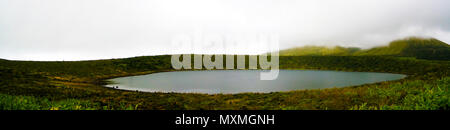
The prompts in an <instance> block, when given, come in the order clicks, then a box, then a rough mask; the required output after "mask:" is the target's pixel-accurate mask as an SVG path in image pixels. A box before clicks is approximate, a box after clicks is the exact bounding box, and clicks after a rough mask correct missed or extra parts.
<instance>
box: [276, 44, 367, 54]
mask: <svg viewBox="0 0 450 130" xmlns="http://www.w3.org/2000/svg"><path fill="white" fill-rule="evenodd" d="M360 50H361V49H360V48H354V47H352V48H345V47H340V46H336V47H331V48H330V47H323V46H304V47H298V48H292V49H287V50H283V51H281V52H280V55H282V56H348V55H352V54H353V53H355V52H357V51H360Z"/></svg>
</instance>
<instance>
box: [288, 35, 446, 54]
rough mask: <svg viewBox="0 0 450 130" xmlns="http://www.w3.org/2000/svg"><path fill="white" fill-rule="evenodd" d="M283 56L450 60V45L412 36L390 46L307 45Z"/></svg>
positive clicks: (391, 43)
mask: <svg viewBox="0 0 450 130" xmlns="http://www.w3.org/2000/svg"><path fill="white" fill-rule="evenodd" d="M280 55H282V56H399V57H415V58H418V59H429V60H450V46H449V45H448V44H447V43H444V42H442V41H439V40H437V39H434V38H428V39H425V38H418V37H410V38H405V39H401V40H395V41H392V42H390V43H389V45H388V46H382V47H375V48H371V49H366V50H361V49H359V48H351V47H350V48H344V47H339V46H337V47H334V48H327V47H319V46H305V47H300V48H293V49H287V50H283V51H280Z"/></svg>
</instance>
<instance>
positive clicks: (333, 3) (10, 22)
mask: <svg viewBox="0 0 450 130" xmlns="http://www.w3.org/2000/svg"><path fill="white" fill-rule="evenodd" d="M448 5H450V1H448V0H427V1H425V0H0V58H6V59H21V60H86V59H99V58H118V57H131V56H140V55H157V54H166V53H169V52H170V50H171V46H170V42H171V40H172V39H173V38H174V37H175V36H177V35H179V34H191V33H194V32H195V31H198V30H200V31H202V32H203V33H205V34H219V35H240V34H258V33H267V32H269V33H278V34H279V35H280V44H281V45H280V47H281V48H282V49H283V48H290V47H295V46H302V45H308V44H314V45H329V46H334V45H342V46H357V47H362V48H368V47H373V46H379V45H385V44H387V42H389V41H390V40H394V39H398V38H403V37H407V36H423V37H435V38H438V39H440V40H442V41H444V42H447V43H450V8H448V7H447V6H448ZM249 50H252V47H248V48H242V49H241V50H235V51H237V52H241V53H245V52H249ZM253 50H254V49H253ZM183 52H189V50H185V51H183Z"/></svg>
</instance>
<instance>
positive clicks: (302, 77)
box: [107, 70, 406, 94]
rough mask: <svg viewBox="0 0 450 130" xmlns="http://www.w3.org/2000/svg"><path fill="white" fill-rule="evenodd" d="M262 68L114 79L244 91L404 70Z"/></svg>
mask: <svg viewBox="0 0 450 130" xmlns="http://www.w3.org/2000/svg"><path fill="white" fill-rule="evenodd" d="M261 71H262V70H213V71H178V72H163V73H155V74H148V75H141V76H130V77H122V78H115V79H110V81H113V82H114V84H110V85H107V86H108V87H111V86H119V89H125V90H139V91H146V92H179V93H209V94H214V93H244V92H278V91H290V90H302V89H322V88H333V87H345V86H354V85H361V84H367V83H376V82H382V81H389V80H397V79H401V78H404V77H406V76H405V75H401V74H390V73H373V72H341V71H317V70H280V73H279V75H278V78H277V79H276V80H259V75H260V72H261Z"/></svg>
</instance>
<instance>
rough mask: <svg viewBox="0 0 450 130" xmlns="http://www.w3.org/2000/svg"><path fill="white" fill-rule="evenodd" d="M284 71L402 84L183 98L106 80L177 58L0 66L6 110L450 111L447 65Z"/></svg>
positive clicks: (342, 64) (357, 59) (359, 59)
mask: <svg viewBox="0 0 450 130" xmlns="http://www.w3.org/2000/svg"><path fill="white" fill-rule="evenodd" d="M280 67H281V69H314V70H340V71H366V72H390V73H401V74H407V75H408V77H407V78H405V79H402V80H398V81H389V82H381V83H376V84H366V85H360V86H353V87H344V88H330V89H320V90H319V89H317V90H299V91H290V92H273V93H242V94H214V95H208V94H179V93H147V92H134V91H123V90H116V89H111V88H105V87H102V85H103V84H105V82H104V79H108V78H114V77H120V76H128V75H139V74H148V73H154V72H161V71H173V70H172V69H171V66H170V56H150V57H135V58H126V59H112V60H96V61H76V62H32V61H8V60H0V109H3V110H134V109H139V110H219V109H226V110H246V109H250V110H255V109H257V110H260V109H268V110H279V109H281V110H301V109H312V110H315V109H338V110H343V109H351V110H367V109H370V110H379V109H383V110H384V109H388V110H390V109H394V110H405V109H406V110H448V109H449V107H450V105H449V104H450V99H449V95H450V93H449V91H448V90H449V86H450V85H449V82H450V77H449V75H448V74H449V73H448V72H449V69H450V64H449V62H448V61H431V60H418V59H415V58H402V57H381V56H283V57H280Z"/></svg>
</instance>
